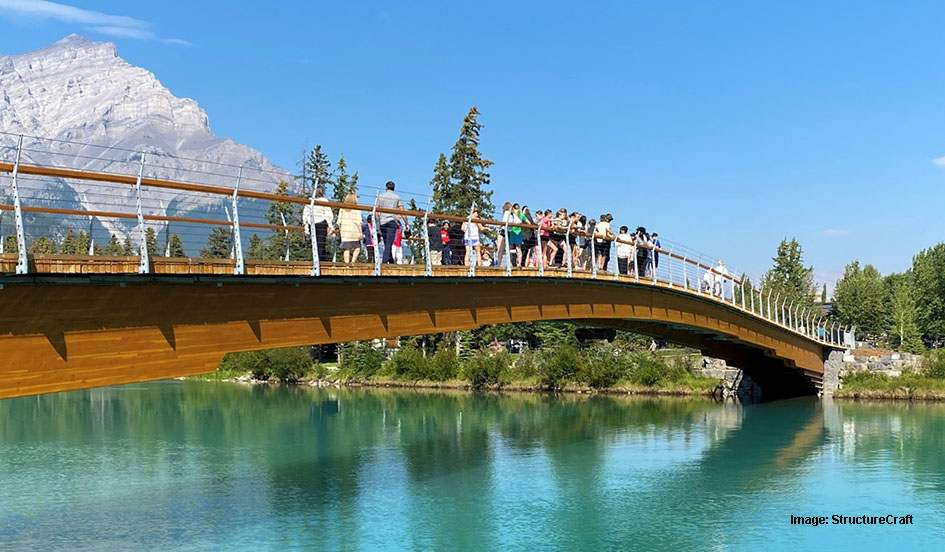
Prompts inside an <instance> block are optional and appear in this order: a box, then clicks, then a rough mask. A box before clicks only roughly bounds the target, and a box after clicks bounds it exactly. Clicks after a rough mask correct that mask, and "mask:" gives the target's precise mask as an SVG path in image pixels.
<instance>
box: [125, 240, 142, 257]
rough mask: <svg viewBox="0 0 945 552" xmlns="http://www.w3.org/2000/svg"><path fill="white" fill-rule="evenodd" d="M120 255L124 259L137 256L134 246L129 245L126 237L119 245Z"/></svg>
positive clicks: (129, 242)
mask: <svg viewBox="0 0 945 552" xmlns="http://www.w3.org/2000/svg"><path fill="white" fill-rule="evenodd" d="M121 254H122V255H124V256H126V257H133V256H135V255H137V254H138V251H137V250H136V249H135V246H134V244H133V243H131V238H129V237H128V236H125V241H124V242H122V244H121Z"/></svg>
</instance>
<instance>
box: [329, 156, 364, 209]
mask: <svg viewBox="0 0 945 552" xmlns="http://www.w3.org/2000/svg"><path fill="white" fill-rule="evenodd" d="M357 192H358V173H357V172H356V173H354V174H353V175H350V174H348V162H347V161H345V156H344V154H341V157H339V158H338V166H337V168H336V169H335V181H334V182H333V183H332V190H331V200H332V201H334V202H336V203H341V202H343V201H344V200H345V196H347V195H348V194H349V193H357ZM336 211H337V210H336ZM335 214H337V213H335Z"/></svg>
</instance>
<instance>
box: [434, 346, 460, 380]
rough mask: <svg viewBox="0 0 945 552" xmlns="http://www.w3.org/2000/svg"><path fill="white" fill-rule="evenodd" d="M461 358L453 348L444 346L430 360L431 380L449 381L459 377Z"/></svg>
mask: <svg viewBox="0 0 945 552" xmlns="http://www.w3.org/2000/svg"><path fill="white" fill-rule="evenodd" d="M459 367H460V364H459V358H458V357H457V356H456V351H454V350H453V348H452V347H445V346H442V347H440V348H438V349H437V350H436V353H435V354H434V355H433V357H431V358H430V368H429V379H431V380H436V381H447V380H451V379H456V377H457V376H459Z"/></svg>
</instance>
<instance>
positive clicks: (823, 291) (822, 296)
mask: <svg viewBox="0 0 945 552" xmlns="http://www.w3.org/2000/svg"><path fill="white" fill-rule="evenodd" d="M820 304H821V305H826V304H827V284H824V287H823V288H822V289H821V290H820Z"/></svg>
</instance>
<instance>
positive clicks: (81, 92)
mask: <svg viewBox="0 0 945 552" xmlns="http://www.w3.org/2000/svg"><path fill="white" fill-rule="evenodd" d="M19 134H23V135H25V138H24V147H25V151H24V152H23V156H22V161H23V162H24V163H34V164H46V165H49V164H51V165H55V166H61V167H67V168H76V169H86V170H95V171H107V172H120V173H123V174H136V173H137V166H138V162H139V159H140V157H139V154H138V153H137V152H146V155H145V159H146V163H147V168H146V174H147V175H149V176H155V177H158V178H167V179H172V180H182V181H188V182H199V183H205V184H216V185H222V186H232V185H233V183H234V181H235V174H236V171H237V167H238V166H240V165H242V166H244V167H246V171H248V172H244V174H245V175H249V174H250V173H251V175H252V176H250V177H248V178H246V179H245V180H244V182H243V187H249V188H256V189H265V190H271V189H272V188H273V187H274V186H275V184H276V183H277V182H278V181H279V180H280V179H284V178H287V177H288V172H287V171H285V170H283V169H280V168H279V167H276V166H273V165H272V164H271V163H269V161H268V160H267V159H266V158H265V157H264V156H263V155H262V154H261V153H260V152H258V151H256V150H254V149H252V148H250V147H247V146H244V145H240V144H237V143H235V142H233V141H232V140H227V139H224V138H219V137H216V136H214V134H213V133H212V132H211V131H210V125H209V119H208V117H207V114H206V113H205V112H204V111H203V110H202V109H201V108H200V106H199V105H197V102H195V101H194V100H191V99H188V98H178V97H176V96H174V95H173V94H171V92H170V91H169V90H168V89H167V88H165V87H164V86H162V85H161V83H160V81H158V80H157V78H156V77H155V76H154V74H153V73H151V72H149V71H147V70H146V69H142V68H140V67H135V66H133V65H131V64H129V63H128V62H126V61H125V60H123V59H121V58H120V57H118V54H117V50H116V48H115V45H114V44H111V43H105V42H92V41H89V40H87V39H85V38H83V37H81V36H78V35H70V36H67V37H66V38H64V39H62V40H60V41H59V42H56V43H55V44H52V45H50V46H48V47H45V48H42V49H39V50H35V51H32V52H27V53H23V54H17V55H13V56H0V146H10V145H12V144H13V143H15V139H16V135H19ZM0 158H2V159H3V160H5V161H9V160H10V159H11V158H12V151H11V150H10V149H9V148H7V149H5V150H2V151H0ZM214 175H220V176H214ZM30 186H32V188H30ZM24 187H26V188H27V189H26V190H24V192H23V195H24V196H25V198H24V201H25V202H31V201H32V202H33V204H37V203H38V204H46V205H52V204H55V205H56V206H57V207H64V206H65V205H68V204H72V205H73V207H72V208H79V207H75V206H76V205H82V207H81V208H84V209H87V210H106V211H113V210H115V208H114V203H115V202H116V197H115V196H116V195H117V196H119V197H120V201H122V202H123V203H124V204H125V205H130V206H131V207H132V208H133V206H134V195H133V193H132V191H131V190H130V189H127V188H125V189H120V188H119V189H115V190H107V191H106V190H105V189H104V188H103V187H101V186H97V185H94V184H88V183H81V182H75V181H52V180H47V181H44V182H39V181H32V182H24ZM6 188H8V186H4V185H2V184H0V197H4V196H8V195H9V193H8V192H9V190H8V189H6ZM150 199H151V200H152V201H148V202H146V206H145V209H146V210H151V211H153V212H157V211H160V210H161V209H160V207H159V204H160V203H163V204H164V205H165V208H166V209H167V210H168V213H169V214H178V215H180V214H183V213H187V214H190V215H193V213H195V212H198V213H204V214H205V215H206V217H205V218H219V217H221V216H223V213H222V207H221V202H220V200H219V198H215V197H209V196H208V197H194V196H182V195H180V194H173V193H161V194H154V197H153V198H150ZM109 204H112V205H109ZM217 211H219V212H217ZM211 213H212V214H211ZM5 218H7V219H8V218H9V214H8V215H7V216H6V217H5ZM27 222H30V221H29V220H28V221H27ZM34 222H36V221H35V220H34ZM99 222H100V224H101V226H103V227H104V228H105V229H106V230H107V231H109V232H115V233H118V234H123V233H125V232H126V231H127V229H128V226H127V224H123V223H119V222H117V221H113V220H107V219H102V220H100V221H99ZM67 225H68V224H67ZM28 226H29V225H28ZM35 226H37V225H35V224H34V228H33V231H32V232H30V231H29V230H30V229H29V228H28V233H31V234H33V235H37V234H40V233H45V234H47V235H49V231H48V230H47V231H44V232H38V231H37V228H35ZM40 226H43V225H40ZM44 226H50V224H49V223H48V222H46V223H44ZM8 228H9V227H7V226H4V228H2V229H0V231H2V232H4V233H7V232H8ZM99 237H100V236H99ZM97 238H98V237H97Z"/></svg>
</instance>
